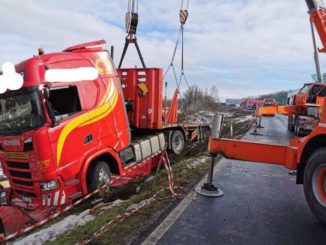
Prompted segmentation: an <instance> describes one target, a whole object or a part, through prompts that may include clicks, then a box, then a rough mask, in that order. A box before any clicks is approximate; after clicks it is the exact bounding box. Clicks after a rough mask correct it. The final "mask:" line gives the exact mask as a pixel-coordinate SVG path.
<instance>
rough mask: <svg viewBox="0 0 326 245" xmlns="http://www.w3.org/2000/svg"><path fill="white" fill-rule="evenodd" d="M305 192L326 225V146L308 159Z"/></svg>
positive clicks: (317, 214)
mask: <svg viewBox="0 0 326 245" xmlns="http://www.w3.org/2000/svg"><path fill="white" fill-rule="evenodd" d="M304 193H305V196H306V200H307V202H308V205H309V207H310V209H311V211H312V213H313V214H314V215H315V216H316V218H317V219H318V220H319V221H320V222H321V223H322V224H324V225H326V147H324V148H321V149H318V150H317V151H316V152H314V153H313V154H312V156H311V157H310V158H309V160H308V163H307V166H306V169H305V174H304Z"/></svg>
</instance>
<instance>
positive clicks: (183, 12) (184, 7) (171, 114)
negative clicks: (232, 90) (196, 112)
mask: <svg viewBox="0 0 326 245" xmlns="http://www.w3.org/2000/svg"><path fill="white" fill-rule="evenodd" d="M188 8H189V0H181V7H180V11H179V20H180V29H179V34H178V38H177V41H176V43H175V47H174V50H173V54H172V58H171V62H170V65H169V67H168V69H166V72H165V74H164V76H163V81H165V78H166V75H167V74H168V72H169V71H170V69H171V68H172V71H173V75H174V79H175V82H176V85H177V89H176V91H175V93H174V96H173V100H172V104H171V106H170V108H169V110H168V111H166V106H167V87H168V83H167V82H166V81H165V98H164V122H165V123H172V122H173V123H175V122H176V121H177V118H178V94H179V90H180V86H181V82H182V79H183V80H184V81H185V82H186V84H187V86H188V88H190V87H189V83H188V80H187V77H186V75H185V71H184V25H185V24H186V22H187V19H188V15H189V12H188ZM180 38H181V73H180V77H179V79H178V77H177V73H176V70H175V66H174V60H175V56H176V53H177V49H178V46H179V42H180ZM171 119H172V120H171Z"/></svg>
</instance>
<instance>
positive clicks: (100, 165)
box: [87, 161, 111, 196]
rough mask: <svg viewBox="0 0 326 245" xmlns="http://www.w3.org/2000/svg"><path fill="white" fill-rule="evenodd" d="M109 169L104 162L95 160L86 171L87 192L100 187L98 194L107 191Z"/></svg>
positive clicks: (109, 177)
mask: <svg viewBox="0 0 326 245" xmlns="http://www.w3.org/2000/svg"><path fill="white" fill-rule="evenodd" d="M110 181H111V171H110V168H109V166H108V164H107V163H106V162H103V161H96V162H94V163H93V166H91V167H90V169H89V171H88V173H87V183H88V191H89V193H91V192H93V191H96V190H98V189H100V191H99V195H100V196H105V195H106V194H107V193H108V192H109V189H110V188H109V185H110Z"/></svg>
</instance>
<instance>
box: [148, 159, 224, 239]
mask: <svg viewBox="0 0 326 245" xmlns="http://www.w3.org/2000/svg"><path fill="white" fill-rule="evenodd" d="M217 161H218V160H217ZM224 163H225V162H224V161H223V160H219V161H218V163H217V164H216V166H215V170H214V175H216V174H217V173H218V172H219V171H220V170H221V168H222V167H223V166H224ZM206 180H207V174H206V175H205V177H204V178H203V179H202V180H201V181H200V182H199V183H198V184H197V186H202V185H203V183H205V182H206ZM197 186H196V187H197ZM194 189H195V188H194ZM194 193H195V192H194V191H191V192H190V193H189V194H188V195H187V196H186V197H185V198H184V199H183V200H182V201H181V203H180V204H179V205H178V206H177V207H176V208H175V209H174V210H173V211H172V212H171V213H170V214H169V215H168V217H166V218H165V220H163V221H162V222H161V224H160V225H159V226H158V227H157V228H156V229H155V230H154V231H153V232H152V233H151V234H150V235H149V236H148V237H147V238H146V240H145V241H144V242H143V243H142V244H143V245H153V244H156V243H157V242H158V241H159V240H160V239H161V238H162V237H163V235H164V234H165V233H166V232H167V231H168V230H169V229H170V227H171V226H172V225H173V224H174V223H175V222H176V220H177V219H178V218H179V217H180V216H181V214H182V213H183V212H184V210H185V209H186V208H187V207H188V206H189V204H190V203H191V202H192V201H191V198H192V197H193V195H194Z"/></svg>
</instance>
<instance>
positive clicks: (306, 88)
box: [299, 84, 311, 94]
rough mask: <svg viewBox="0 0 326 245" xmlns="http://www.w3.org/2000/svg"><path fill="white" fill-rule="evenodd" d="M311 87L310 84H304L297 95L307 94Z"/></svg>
mask: <svg viewBox="0 0 326 245" xmlns="http://www.w3.org/2000/svg"><path fill="white" fill-rule="evenodd" d="M310 87H311V84H305V85H304V86H303V88H302V89H300V91H299V93H305V94H306V93H307V92H308V91H309V89H310Z"/></svg>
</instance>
